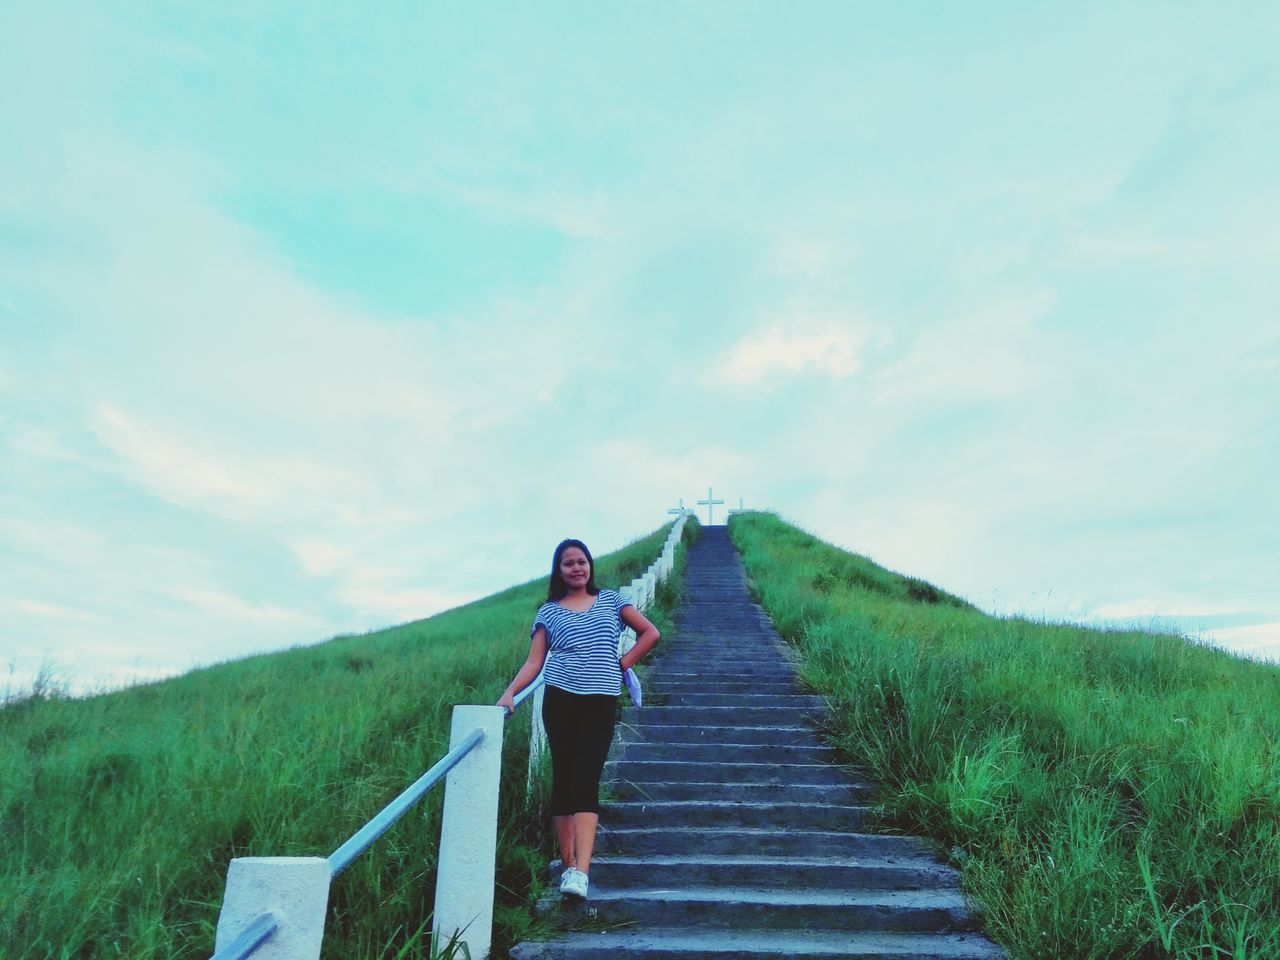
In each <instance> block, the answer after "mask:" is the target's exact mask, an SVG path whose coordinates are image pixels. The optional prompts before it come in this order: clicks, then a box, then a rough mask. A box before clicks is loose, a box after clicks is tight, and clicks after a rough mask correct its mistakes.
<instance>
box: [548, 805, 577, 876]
mask: <svg viewBox="0 0 1280 960" xmlns="http://www.w3.org/2000/svg"><path fill="white" fill-rule="evenodd" d="M576 820H577V817H576V816H574V815H573V814H570V815H569V816H567V817H556V816H553V817H552V818H551V821H552V823H554V824H555V826H556V843H557V845H558V846H559V847H560V862H561V863H562V864H564V865H565V866H566V867H572V866H573V865H574V864H575V863H576V862H577V853H576V852H575V851H576V850H577V847H576V845H575V842H574V841H575V840H576V839H577V831H576V830H575V829H574V821H576Z"/></svg>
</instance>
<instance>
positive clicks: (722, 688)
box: [644, 673, 809, 694]
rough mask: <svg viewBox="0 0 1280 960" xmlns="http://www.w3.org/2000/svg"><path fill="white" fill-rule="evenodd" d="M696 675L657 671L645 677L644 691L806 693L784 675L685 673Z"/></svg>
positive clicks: (797, 683) (806, 691) (794, 681)
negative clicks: (730, 676)
mask: <svg viewBox="0 0 1280 960" xmlns="http://www.w3.org/2000/svg"><path fill="white" fill-rule="evenodd" d="M685 676H697V677H698V679H697V680H671V679H669V677H670V674H667V673H658V674H656V675H652V676H648V677H645V684H644V691H645V693H646V694H647V693H649V692H650V691H653V692H654V693H698V692H702V691H715V692H716V693H756V692H759V693H808V692H809V691H808V690H806V689H805V688H804V687H802V686H801V685H800V683H799V681H796V680H790V679H788V678H786V677H768V678H762V677H757V678H755V679H754V680H752V679H747V680H726V679H724V677H723V675H720V674H713V673H704V674H685Z"/></svg>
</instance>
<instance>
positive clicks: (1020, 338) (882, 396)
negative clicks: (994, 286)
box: [872, 293, 1053, 406]
mask: <svg viewBox="0 0 1280 960" xmlns="http://www.w3.org/2000/svg"><path fill="white" fill-rule="evenodd" d="M1051 304H1052V298H1051V297H1050V296H1049V295H1048V294H1047V293H1040V294H1035V295H1031V296H1025V297H1022V298H1020V299H1015V300H1012V301H1008V302H1004V303H997V304H994V305H991V306H988V307H985V308H983V309H982V310H979V311H976V312H973V313H969V314H964V315H961V316H958V317H955V318H952V319H947V320H942V321H939V322H937V323H935V324H931V325H929V326H926V327H925V328H924V329H923V330H921V331H920V332H919V333H918V334H916V337H915V340H914V342H913V343H912V344H911V347H910V348H909V350H908V351H907V353H906V355H905V356H904V357H902V358H901V359H899V360H896V361H891V362H889V363H887V364H886V365H884V366H882V367H880V368H879V369H877V370H876V372H875V374H874V377H873V383H874V390H873V392H872V396H873V399H874V401H875V402H876V403H877V404H878V405H880V406H887V405H892V404H897V403H903V402H919V401H928V402H937V401H945V402H946V403H948V404H953V403H955V402H956V401H960V400H968V399H985V398H1007V397H1013V396H1017V395H1019V394H1021V393H1023V392H1025V391H1026V390H1027V389H1028V388H1029V387H1030V386H1031V385H1032V384H1033V383H1035V382H1036V380H1037V379H1038V378H1039V377H1040V376H1041V375H1042V374H1043V372H1044V371H1046V370H1048V369H1050V362H1051V360H1052V358H1053V350H1052V349H1051V347H1052V342H1051V339H1050V338H1049V337H1048V336H1046V335H1042V334H1039V333H1038V332H1037V331H1036V329H1035V323H1036V321H1037V320H1038V319H1039V318H1040V317H1042V316H1044V315H1045V314H1046V313H1047V312H1048V310H1049V308H1050V306H1051Z"/></svg>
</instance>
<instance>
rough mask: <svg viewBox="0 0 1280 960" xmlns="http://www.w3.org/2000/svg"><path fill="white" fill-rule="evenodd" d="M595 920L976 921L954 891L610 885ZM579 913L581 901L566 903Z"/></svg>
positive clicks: (921, 926) (839, 926)
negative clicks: (617, 887)
mask: <svg viewBox="0 0 1280 960" xmlns="http://www.w3.org/2000/svg"><path fill="white" fill-rule="evenodd" d="M589 905H590V909H591V910H592V911H593V914H592V919H593V920H595V921H596V922H598V923H625V922H630V923H635V924H638V925H639V926H641V927H644V926H646V925H657V924H662V925H664V926H671V927H684V928H686V929H688V928H702V929H710V930H734V929H744V928H747V929H750V928H769V929H773V930H779V931H784V930H785V931H790V930H860V931H861V930H896V931H916V932H925V931H927V932H943V931H946V932H948V933H954V932H956V931H959V930H971V929H973V928H974V926H975V924H976V923H977V919H976V917H975V916H974V915H973V914H972V913H971V912H970V911H969V908H968V906H967V905H966V904H965V901H964V897H963V896H962V895H961V894H960V893H959V892H958V891H955V890H863V889H856V890H849V889H844V890H825V889H821V888H818V887H801V888H790V889H786V890H780V889H771V890H755V889H752V888H750V887H717V888H715V889H709V888H707V887H682V886H676V887H672V886H664V887H661V888H641V887H634V888H629V889H621V890H611V889H607V888H606V889H599V888H597V887H596V886H595V885H594V884H593V885H592V889H591V891H590V901H589ZM567 906H569V907H570V910H569V911H566V912H567V913H568V915H569V917H570V918H571V917H572V911H573V909H574V908H577V909H578V910H580V909H581V907H579V906H578V904H567Z"/></svg>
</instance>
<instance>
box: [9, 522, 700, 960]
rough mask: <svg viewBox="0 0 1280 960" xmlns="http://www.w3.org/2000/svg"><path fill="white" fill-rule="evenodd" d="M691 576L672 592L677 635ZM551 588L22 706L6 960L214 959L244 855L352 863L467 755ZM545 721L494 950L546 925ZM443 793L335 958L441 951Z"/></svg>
mask: <svg viewBox="0 0 1280 960" xmlns="http://www.w3.org/2000/svg"><path fill="white" fill-rule="evenodd" d="M668 529H669V528H667V527H664V528H662V529H661V530H658V531H656V532H655V533H653V534H651V535H650V536H648V537H645V538H643V539H641V540H638V541H636V542H635V543H632V544H630V545H629V546H627V547H626V548H624V549H623V550H621V551H619V552H617V553H614V554H611V555H609V556H606V557H601V558H598V562H597V582H599V583H600V584H602V585H610V584H619V585H620V584H625V583H627V582H628V581H630V580H631V579H632V578H633V577H635V576H637V575H638V574H639V573H641V572H643V570H644V569H645V568H646V567H647V566H648V565H649V564H650V563H651V562H652V561H653V560H654V558H655V557H656V556H657V555H658V551H659V549H660V548H661V545H662V542H663V540H664V539H665V537H666V533H667V531H668ZM696 535H697V525H696V523H691V524H689V525H687V527H686V534H685V536H686V539H691V538H694V537H696ZM678 556H679V558H680V559H679V560H678V567H677V574H679V572H680V569H681V568H682V564H683V551H681V552H680V553H679V555H678ZM679 580H680V578H679V576H678V575H677V576H673V577H672V578H670V580H669V581H668V584H667V585H664V587H663V588H662V589H661V590H660V591H659V596H658V605H657V607H656V609H655V610H653V611H651V619H653V620H654V622H655V623H657V624H658V626H659V629H663V628H664V627H668V628H669V612H670V610H671V609H672V608H673V605H674V604H675V602H677V600H678V596H679ZM545 590H546V587H545V580H543V579H539V580H536V581H531V582H530V583H527V584H524V585H522V586H518V587H513V588H511V589H509V590H506V591H504V592H502V593H499V594H496V595H494V596H492V597H489V598H487V599H485V600H481V601H477V602H475V603H472V604H468V605H466V606H464V607H459V608H457V609H454V610H450V611H447V612H445V613H442V614H439V615H438V616H434V617H431V618H429V619H426V620H422V621H418V622H415V623H409V624H405V625H403V626H399V627H394V628H391V629H387V630H381V631H378V632H375V633H370V634H366V635H363V636H352V637H339V638H337V639H334V640H331V641H329V642H327V643H322V644H318V645H315V646H311V647H306V648H299V649H293V650H288V651H285V652H283V653H277V654H271V655H265V656H259V657H252V658H249V659H245V660H239V661H236V662H232V663H224V664H220V665H218V666H214V667H209V668H207V669H202V670H196V671H193V672H191V673H189V674H186V675H184V676H181V677H177V678H175V679H172V680H167V681H163V682H160V683H154V684H149V685H146V686H138V687H133V688H130V689H127V690H123V691H119V692H116V693H111V694H106V695H101V696H96V697H92V698H89V699H68V698H66V697H64V696H61V695H59V694H58V692H57V686H56V684H53V685H50V684H47V683H46V684H43V685H42V686H41V688H40V689H38V690H33V691H28V695H27V696H25V697H20V698H17V699H15V700H12V701H11V702H10V703H9V704H8V705H6V706H5V707H4V708H3V709H0V955H2V956H3V957H4V958H6V960H36V958H41V960H44V958H60V960H61V958H66V960H72V958H75V960H100V958H108V957H111V958H118V957H129V958H134V960H150V958H160V957H165V958H196V957H199V958H205V957H208V956H209V955H210V954H211V953H212V948H213V933H214V927H215V925H216V923H217V916H218V909H219V906H220V904H221V900H222V891H223V886H224V883H225V879H226V871H227V865H228V863H229V861H230V860H231V858H232V857H239V856H268V855H269V856H327V855H328V854H330V853H331V852H332V851H333V850H334V849H336V848H337V847H338V845H339V844H341V843H342V842H343V841H344V840H345V839H346V838H347V837H348V836H350V834H352V833H353V832H354V831H355V830H356V829H358V828H359V827H360V826H361V825H362V824H363V823H364V822H365V821H366V820H367V819H368V818H369V817H371V816H372V815H373V814H374V813H376V812H377V811H378V810H379V809H381V807H382V806H383V805H384V804H386V803H387V802H388V801H389V800H391V799H392V798H393V797H394V796H395V795H396V794H398V793H399V792H400V791H401V790H402V789H403V788H404V787H405V786H407V785H408V784H409V783H411V782H412V781H413V780H414V779H416V778H417V777H418V776H419V775H420V774H421V773H422V771H423V770H425V769H426V768H427V767H428V766H430V765H431V764H432V763H434V762H435V761H436V760H437V759H439V758H440V757H441V756H442V755H443V754H444V753H445V752H446V750H447V746H448V739H449V725H450V713H451V708H452V706H453V705H454V704H458V703H481V704H485V703H493V702H494V701H495V700H497V698H498V696H499V695H500V694H501V692H502V690H503V688H504V687H505V686H506V684H507V683H508V682H509V681H510V679H511V677H512V676H513V675H514V674H515V671H516V669H517V667H518V666H519V665H520V663H522V662H523V660H524V658H525V656H526V655H527V652H528V630H529V625H530V623H531V622H532V620H533V614H534V611H535V610H536V608H537V606H538V603H539V602H540V601H541V600H543V599H545ZM529 716H530V714H529V709H528V708H527V707H526V708H524V709H522V710H520V711H518V712H517V714H516V716H515V717H514V718H512V719H511V720H510V721H508V723H507V729H506V736H505V740H504V748H503V768H504V769H503V786H502V796H501V806H500V816H499V820H500V836H499V849H498V890H497V896H498V900H497V904H496V910H495V955H501V954H498V953H497V950H499V949H505V947H506V946H508V945H510V944H511V943H513V942H515V941H517V940H519V939H521V938H523V937H525V936H527V935H529V934H530V933H532V932H536V931H534V930H533V928H532V921H531V920H530V919H529V918H530V916H531V913H530V909H529V907H530V904H531V902H532V898H534V897H536V895H537V893H538V892H539V889H540V885H541V884H542V882H543V881H542V877H543V874H544V873H545V866H546V863H547V860H548V857H549V854H550V851H551V847H550V843H549V840H548V838H547V837H546V835H545V832H544V819H545V817H544V803H545V794H546V785H545V783H540V784H539V787H538V789H537V790H535V791H534V793H533V795H532V796H529V797H526V795H525V780H526V776H525V770H526V764H527V761H528V742H529ZM443 792H444V791H443V789H442V788H437V789H435V790H433V791H431V793H430V794H428V795H427V797H426V798H424V799H423V800H422V801H421V802H420V803H419V804H418V805H417V806H416V807H415V808H414V809H413V810H412V811H410V812H409V813H408V814H406V815H405V817H404V818H403V819H402V820H401V821H400V822H399V823H397V824H396V825H395V826H394V827H393V828H392V829H391V830H390V831H389V832H388V833H386V834H385V835H384V836H383V837H382V838H381V839H380V840H379V841H378V842H377V843H376V844H375V845H374V846H373V847H371V848H370V849H369V850H368V851H366V852H365V853H364V854H363V855H361V857H360V858H359V859H357V860H356V862H355V863H354V864H352V866H351V867H349V868H348V869H347V870H346V871H345V872H344V873H343V874H341V875H340V876H339V877H337V878H336V879H335V880H334V883H333V886H332V889H331V893H330V903H329V919H328V922H327V924H326V934H325V944H324V955H325V956H327V957H334V958H342V960H392V958H401V957H403V958H411V957H412V958H419V957H426V956H428V955H429V952H430V951H429V949H428V944H427V941H428V938H429V937H428V934H429V931H428V927H429V924H428V923H427V920H428V918H429V914H430V912H431V909H432V905H433V900H434V885H435V867H436V846H437V842H438V839H439V832H440V805H441V801H442V797H443Z"/></svg>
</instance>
